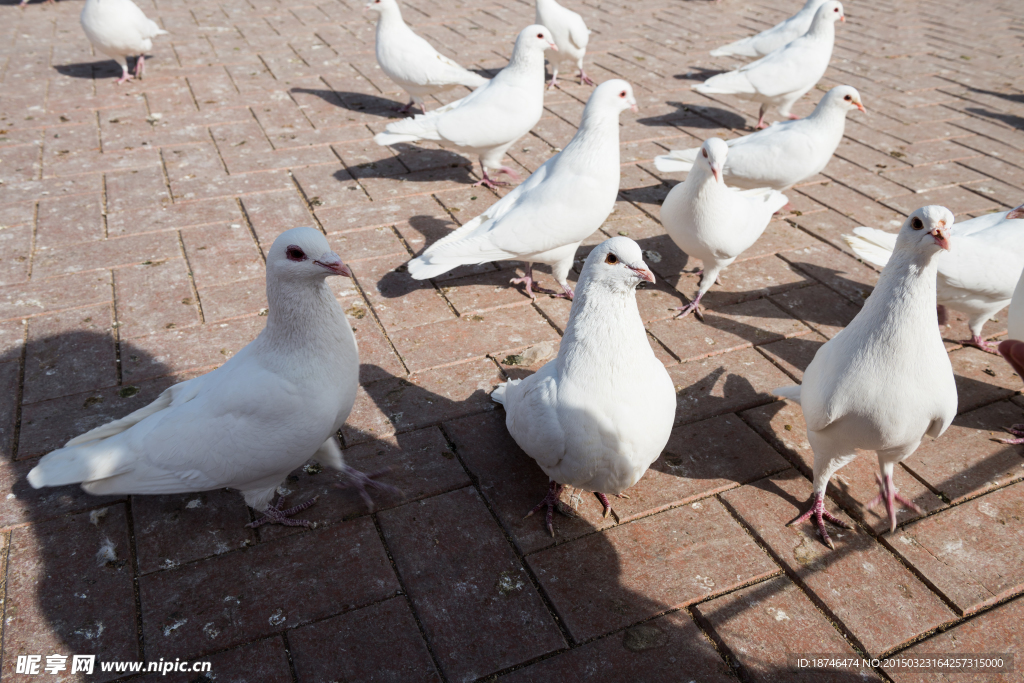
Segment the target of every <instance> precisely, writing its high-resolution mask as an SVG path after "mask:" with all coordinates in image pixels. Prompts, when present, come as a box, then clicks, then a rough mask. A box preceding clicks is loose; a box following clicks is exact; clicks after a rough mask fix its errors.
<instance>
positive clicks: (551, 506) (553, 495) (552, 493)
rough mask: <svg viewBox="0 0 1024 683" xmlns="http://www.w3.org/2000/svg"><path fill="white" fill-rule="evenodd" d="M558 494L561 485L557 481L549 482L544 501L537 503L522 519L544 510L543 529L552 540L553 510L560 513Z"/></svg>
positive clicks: (553, 526)
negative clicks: (557, 510)
mask: <svg viewBox="0 0 1024 683" xmlns="http://www.w3.org/2000/svg"><path fill="white" fill-rule="evenodd" d="M560 493H562V485H561V484H559V483H558V482H557V481H553V482H551V483H550V484H549V485H548V494H547V495H546V496H544V499H543V500H541V501H540V502H539V503H537V505H536V506H534V508H533V509H532V510H530V511H529V512H527V513H526V517H523V519H526V518H527V517H530V516H532V515H533V513H535V512H538V511H540V510H541V509H542V508H545V511H544V527H545V528H546V529H547V530H548V533H549V534H551V537H552V538H554V537H555V524H554V520H555V510H556V509H559V511H561V509H560V507H559V505H558V502H559V501H558V496H559V494H560Z"/></svg>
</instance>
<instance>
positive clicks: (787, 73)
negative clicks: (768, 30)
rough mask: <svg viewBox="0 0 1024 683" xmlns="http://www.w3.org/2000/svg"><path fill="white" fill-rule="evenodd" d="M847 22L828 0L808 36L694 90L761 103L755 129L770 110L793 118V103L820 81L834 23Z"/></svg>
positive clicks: (838, 5)
mask: <svg viewBox="0 0 1024 683" xmlns="http://www.w3.org/2000/svg"><path fill="white" fill-rule="evenodd" d="M837 21H846V19H845V17H844V16H843V5H842V3H840V2H837V0H828V2H826V3H825V4H823V5H822V6H821V7H819V8H818V10H817V12H815V14H814V19H813V21H811V27H810V28H809V29H808V30H807V33H805V34H804V35H802V36H800V37H799V38H797V39H795V40H793V41H792V42H790V43H788V44H786V45H785V46H783V47H781V48H779V49H778V50H776V51H775V52H772V53H771V54H769V55H768V56H767V57H762V58H761V59H759V60H757V61H756V62H751V63H750V64H747V65H746V66H743V67H740V68H739V69H737V70H735V71H729V72H727V73H724V74H718V75H717V76H712V77H711V78H709V79H708V80H706V81H704V82H703V83H698V84H697V85H695V86H693V89H694V90H696V91H697V92H699V93H703V94H705V95H738V96H739V97H742V98H744V99H747V100H753V101H754V102H760V103H761V111H760V113H759V115H758V119H757V127H758V128H764V127H765V122H764V115H765V113H767V111H768V109H769V108H771V107H778V109H779V113H780V114H781V115H783V116H788V117H790V118H796V117H795V116H793V115H792V114H791V113H790V110H791V109H792V107H793V105H794V104H796V101H797V100H799V99H800V98H801V97H803V96H804V95H805V94H807V92H808V91H809V90H810V89H811V88H813V87H814V86H815V84H816V83H817V82H818V81H819V80H821V77H822V76H824V75H825V70H826V69H827V68H828V62H829V60H830V59H832V46H833V44H834V43H835V38H836V31H835V23H836V22H837Z"/></svg>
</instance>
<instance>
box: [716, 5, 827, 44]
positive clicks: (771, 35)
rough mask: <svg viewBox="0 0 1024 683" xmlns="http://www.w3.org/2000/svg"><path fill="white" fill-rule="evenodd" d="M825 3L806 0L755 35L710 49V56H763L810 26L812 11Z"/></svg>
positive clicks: (794, 38)
mask: <svg viewBox="0 0 1024 683" xmlns="http://www.w3.org/2000/svg"><path fill="white" fill-rule="evenodd" d="M824 3H825V0H807V2H806V3H804V6H803V9H801V10H800V11H799V12H797V13H796V14H794V15H793V16H791V17H790V18H789V19H786V20H785V21H783V22H780V23H778V24H776V25H775V26H772V27H771V28H770V29H766V30H764V31H761V32H760V33H758V34H757V35H754V36H750V37H748V38H743V39H741V40H737V41H736V42H735V43H729V44H728V45H725V46H724V47H720V48H718V49H717V50H712V51H711V56H712V57H729V56H734V57H764V56H765V55H768V54H771V53H772V52H775V51H776V50H778V49H779V48H780V47H785V46H786V45H788V44H789V43H791V42H793V41H794V40H796V39H797V38H799V37H800V36H802V35H803V34H805V33H807V29H809V28H810V27H811V21H812V20H813V19H814V13H815V12H817V11H818V8H819V7H821V6H822V5H823V4H824Z"/></svg>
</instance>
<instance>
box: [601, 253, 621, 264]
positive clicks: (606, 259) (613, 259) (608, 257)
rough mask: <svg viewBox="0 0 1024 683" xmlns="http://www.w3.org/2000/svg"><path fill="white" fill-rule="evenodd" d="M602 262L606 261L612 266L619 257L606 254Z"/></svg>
mask: <svg viewBox="0 0 1024 683" xmlns="http://www.w3.org/2000/svg"><path fill="white" fill-rule="evenodd" d="M604 262H605V263H607V264H608V265H612V266H614V265H615V264H616V263H618V262H619V257H618V256H616V255H615V254H608V256H607V257H606V258H605V260H604Z"/></svg>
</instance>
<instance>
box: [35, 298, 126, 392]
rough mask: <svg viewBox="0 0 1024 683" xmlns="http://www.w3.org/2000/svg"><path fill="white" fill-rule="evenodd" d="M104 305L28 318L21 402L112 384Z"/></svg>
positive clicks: (114, 374)
mask: <svg viewBox="0 0 1024 683" xmlns="http://www.w3.org/2000/svg"><path fill="white" fill-rule="evenodd" d="M110 315H111V310H110V304H100V305H96V306H88V307H85V308H78V309H74V310H71V311H65V312H63V313H52V314H49V315H44V316H39V317H38V318H33V319H32V320H31V321H30V322H29V326H28V341H27V343H26V348H25V391H24V394H23V400H24V401H25V402H26V403H31V402H33V401H42V400H44V399H48V398H55V397H57V396H66V395H68V394H74V393H78V392H81V391H85V390H88V389H99V388H103V387H109V386H113V385H114V384H116V383H117V363H116V360H117V359H116V357H115V350H114V339H113V337H112V336H111V327H110V324H111V322H112V321H111V319H110Z"/></svg>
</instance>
